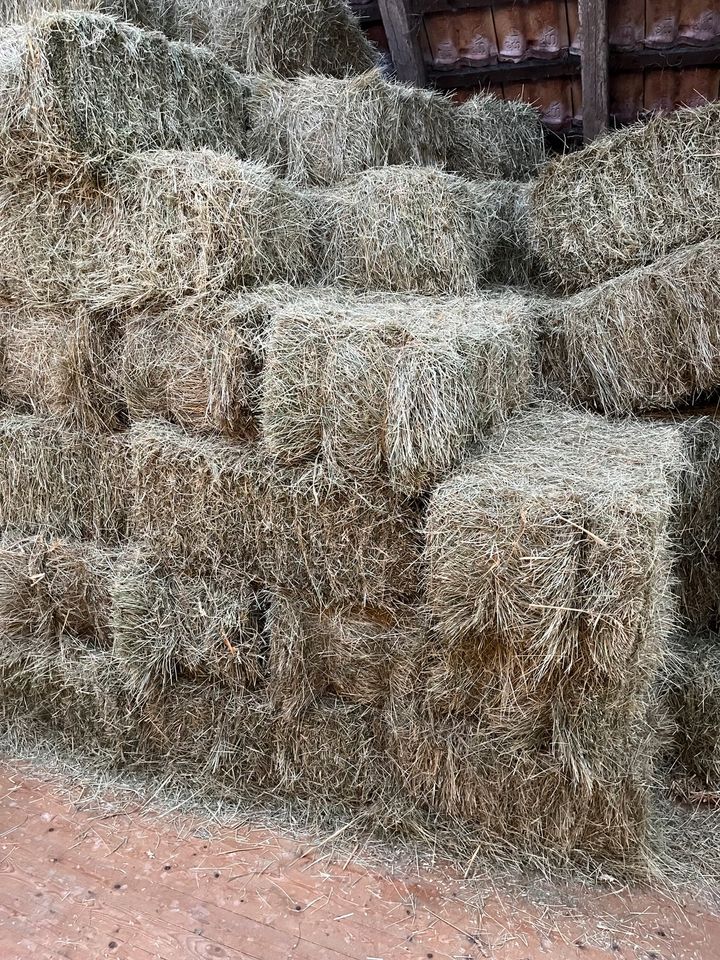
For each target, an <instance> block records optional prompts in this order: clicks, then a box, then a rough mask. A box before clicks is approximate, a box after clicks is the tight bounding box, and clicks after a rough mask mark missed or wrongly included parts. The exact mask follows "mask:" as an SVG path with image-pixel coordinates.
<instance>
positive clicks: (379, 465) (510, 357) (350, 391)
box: [262, 293, 536, 491]
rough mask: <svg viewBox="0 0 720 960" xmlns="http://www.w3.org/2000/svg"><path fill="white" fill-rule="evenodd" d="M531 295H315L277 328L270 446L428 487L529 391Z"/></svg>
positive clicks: (268, 417)
mask: <svg viewBox="0 0 720 960" xmlns="http://www.w3.org/2000/svg"><path fill="white" fill-rule="evenodd" d="M535 310H536V305H535V303H534V302H533V301H531V300H528V299H526V298H523V297H521V296H518V295H516V294H513V293H504V294H497V295H483V296H480V295H478V296H477V297H475V298H464V299H453V298H445V299H440V298H436V299H430V298H425V297H393V298H388V297H383V298H382V299H381V298H380V297H371V296H364V297H362V296H360V297H354V298H353V297H342V295H340V296H338V295H337V294H324V295H323V294H322V293H318V294H317V295H316V296H312V295H310V294H308V295H306V296H305V297H303V298H301V299H299V300H298V302H297V303H295V304H292V305H288V306H286V307H285V308H284V309H280V310H279V311H278V312H277V313H276V315H275V316H274V318H273V322H272V323H271V325H270V330H269V336H268V343H267V355H266V363H265V367H264V370H263V375H262V377H263V395H262V425H263V435H264V439H265V443H266V445H267V447H268V449H269V450H270V451H271V453H273V454H274V456H275V457H276V458H277V459H278V460H279V461H280V462H282V463H286V464H294V463H299V462H302V461H303V460H306V459H308V458H309V457H314V456H316V455H317V454H319V453H320V452H322V454H323V457H324V460H325V462H327V463H328V464H329V465H330V466H331V467H336V468H338V469H339V470H340V471H344V472H350V473H352V474H354V475H357V476H358V477H360V478H364V479H366V480H370V481H372V478H373V477H375V475H376V474H378V472H380V473H384V474H386V475H387V476H388V477H389V480H390V482H391V484H392V485H393V486H394V487H396V488H397V489H399V490H404V491H415V490H419V489H423V488H427V487H429V486H430V485H431V484H432V482H433V480H434V479H436V478H437V477H439V476H442V475H443V474H444V473H445V472H447V471H448V470H449V469H450V468H451V467H452V466H454V465H455V464H456V463H457V462H458V460H459V459H461V457H462V455H463V451H464V450H465V448H466V447H467V445H468V444H469V443H472V442H474V441H476V440H478V439H480V438H481V437H483V436H485V435H487V434H488V433H491V432H492V431H493V430H494V429H496V428H497V427H498V426H499V425H500V424H502V423H503V421H504V420H505V419H506V418H507V417H508V416H509V415H511V414H512V413H513V412H514V411H515V410H516V409H517V408H519V407H520V406H522V405H523V404H524V403H525V402H526V400H527V398H528V395H529V393H530V390H531V385H532V379H533V370H532V366H533V352H534V330H535V320H534V317H535Z"/></svg>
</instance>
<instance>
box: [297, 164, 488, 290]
mask: <svg viewBox="0 0 720 960" xmlns="http://www.w3.org/2000/svg"><path fill="white" fill-rule="evenodd" d="M313 199H314V201H315V203H316V206H317V226H316V229H317V232H318V237H319V241H318V242H319V247H320V251H321V253H320V271H321V277H322V280H323V282H324V283H329V284H340V285H341V286H350V287H357V288H359V289H362V290H389V291H396V292H398V293H426V294H442V295H447V294H451V295H458V294H460V295H461V294H468V293H474V292H475V291H476V290H477V288H478V286H479V285H481V283H482V281H483V280H484V278H485V277H486V276H487V275H488V274H489V272H490V270H491V267H492V264H493V258H494V254H495V250H496V248H497V245H498V243H499V240H500V237H499V224H500V223H501V222H502V211H503V208H504V207H505V206H506V196H505V191H504V189H503V190H498V188H497V187H496V186H495V184H494V183H488V184H478V183H473V184H470V183H469V182H468V181H466V180H463V179H462V178H461V177H456V176H453V175H452V174H449V173H444V172H443V171H441V170H436V169H434V168H432V167H403V166H393V167H384V168H381V169H377V170H368V171H366V172H365V173H362V174H360V175H359V176H358V177H357V178H355V179H354V180H350V181H348V182H346V183H344V184H341V185H340V186H337V187H334V188H332V187H330V188H327V189H325V190H318V191H316V192H315V194H314V198H313Z"/></svg>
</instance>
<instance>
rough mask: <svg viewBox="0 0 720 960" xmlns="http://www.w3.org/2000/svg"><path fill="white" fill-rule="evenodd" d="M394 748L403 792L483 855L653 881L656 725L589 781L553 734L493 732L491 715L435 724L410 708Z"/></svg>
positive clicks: (620, 747)
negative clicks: (574, 769)
mask: <svg viewBox="0 0 720 960" xmlns="http://www.w3.org/2000/svg"><path fill="white" fill-rule="evenodd" d="M600 719H602V717H601V715H600ZM387 742H388V753H389V756H390V757H391V758H392V759H393V761H394V771H395V776H396V778H397V781H398V783H399V784H400V785H401V788H402V790H403V793H404V794H405V795H406V796H407V797H408V798H410V799H412V800H414V801H415V802H416V803H417V804H418V805H419V806H420V807H424V808H425V809H427V810H428V811H430V812H432V813H435V814H438V813H439V814H442V815H444V816H445V817H448V818H449V820H450V822H451V823H454V824H456V828H457V830H458V832H462V833H463V835H466V836H468V839H470V838H472V839H473V841H474V843H475V844H476V846H477V850H476V854H477V853H478V852H488V853H491V854H493V855H494V856H498V855H499V856H500V858H502V855H503V852H505V853H506V854H507V855H508V856H509V858H511V859H517V858H518V857H522V858H523V859H525V858H528V857H530V858H539V860H540V861H541V862H543V863H545V864H547V863H548V862H550V863H552V862H567V861H571V862H575V863H581V864H582V865H583V866H585V867H588V866H590V867H592V866H593V865H594V866H595V867H596V868H597V866H602V867H604V868H605V869H606V870H607V869H609V868H615V869H617V868H618V867H620V868H622V869H623V871H624V872H627V873H630V872H637V873H645V874H647V870H648V867H649V865H650V863H651V862H652V857H653V845H654V837H653V833H652V828H651V806H650V804H651V796H650V788H651V785H652V783H653V767H652V743H653V735H652V731H649V730H648V729H647V727H646V726H644V725H641V726H640V727H637V728H633V729H632V731H630V732H629V733H625V734H619V735H618V734H616V735H615V736H614V741H613V742H614V747H615V750H614V752H613V754H612V755H610V756H608V757H605V758H603V763H602V765H601V766H600V767H599V768H598V772H597V775H596V776H595V777H594V778H593V779H592V780H590V781H587V782H582V781H580V782H579V781H578V780H577V779H576V778H575V777H574V776H573V775H572V773H571V772H570V771H569V770H568V769H567V768H566V767H565V765H564V764H563V763H562V762H560V761H558V760H557V759H555V758H554V756H553V744H552V741H551V738H550V735H549V731H548V730H547V729H541V730H539V731H537V732H536V733H535V735H534V738H528V739H525V740H523V739H522V738H519V737H518V735H517V734H516V732H515V731H514V729H513V723H512V722H507V723H506V725H505V728H504V729H498V728H491V727H489V726H488V725H487V724H486V723H485V721H484V718H482V717H477V716H461V715H435V716H433V715H429V714H427V713H426V712H425V711H424V710H423V709H422V707H419V706H418V705H417V703H415V704H414V705H413V704H412V703H410V704H408V705H407V707H406V708H405V709H403V710H401V711H398V712H396V713H395V714H394V715H393V716H392V717H391V718H390V719H389V720H388V741H387Z"/></svg>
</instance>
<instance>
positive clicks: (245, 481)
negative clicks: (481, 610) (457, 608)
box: [130, 422, 419, 602]
mask: <svg viewBox="0 0 720 960" xmlns="http://www.w3.org/2000/svg"><path fill="white" fill-rule="evenodd" d="M130 446H131V459H132V481H131V485H132V490H133V501H134V502H133V506H132V511H131V522H130V526H131V534H132V538H133V539H134V540H137V541H145V542H146V543H147V544H148V546H150V547H152V548H153V549H154V550H155V552H156V553H158V554H159V555H160V556H172V557H174V558H176V559H177V561H178V562H182V563H184V564H185V565H186V566H187V567H188V568H190V569H193V570H197V571H203V572H204V573H205V574H208V573H211V572H212V571H213V570H214V569H216V568H219V567H223V566H228V565H229V566H232V567H234V568H236V569H237V570H238V571H239V572H240V573H242V574H243V575H246V576H248V577H250V578H251V579H256V580H258V581H260V582H263V581H264V582H266V583H268V584H270V585H277V586H280V587H284V588H288V589H297V590H298V591H300V592H302V591H303V590H308V591H310V592H311V593H313V594H315V595H316V596H318V597H319V598H323V597H325V598H329V599H330V598H335V599H338V598H342V597H348V596H352V597H355V598H364V599H368V600H373V601H376V602H382V599H383V597H385V596H386V595H387V596H393V595H395V596H404V595H412V594H414V593H415V592H416V590H417V576H418V571H417V559H418V546H419V535H418V529H417V527H418V512H417V506H416V505H415V504H413V503H411V502H409V501H407V500H405V499H403V498H401V497H398V496H397V495H395V494H393V493H392V491H390V490H389V489H388V488H386V487H385V486H383V485H382V484H379V483H378V484H376V485H374V486H372V487H368V485H363V484H359V483H356V482H354V481H351V480H348V479H346V478H336V477H334V476H332V475H331V474H330V473H329V471H328V470H327V468H326V467H324V466H323V465H322V464H321V463H312V464H309V465H305V466H303V467H300V468H282V467H279V466H278V465H277V464H275V463H274V461H273V460H272V459H271V458H270V457H269V456H268V455H267V454H266V453H264V452H263V450H262V449H261V448H260V447H259V446H258V445H256V444H232V443H229V442H227V441H224V440H213V441H211V440H209V439H204V438H197V437H190V436H188V435H186V434H183V433H182V431H180V430H178V429H177V428H173V427H171V426H169V425H166V424H163V423H160V422H141V423H137V424H135V425H134V426H133V428H132V430H131V433H130Z"/></svg>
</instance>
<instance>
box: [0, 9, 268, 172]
mask: <svg viewBox="0 0 720 960" xmlns="http://www.w3.org/2000/svg"><path fill="white" fill-rule="evenodd" d="M0 63H1V64H2V68H0V91H1V92H2V97H0V104H1V105H0V149H1V150H2V155H3V158H4V162H5V163H6V164H8V163H11V164H17V165H18V166H20V167H22V166H24V165H26V164H27V163H38V164H41V165H51V166H56V167H58V168H60V169H65V170H68V171H70V172H71V171H72V170H73V169H75V168H77V167H78V166H82V165H83V163H88V162H90V163H92V164H98V163H100V164H102V163H104V162H105V161H106V160H107V159H108V158H110V157H113V156H115V157H117V156H121V155H123V154H126V153H129V152H132V151H139V150H156V149H165V150H197V149H200V148H203V147H209V148H212V149H216V150H219V151H223V150H225V151H230V152H233V153H235V154H237V155H239V156H242V155H243V153H244V149H245V147H244V145H245V138H246V131H247V109H246V99H247V96H248V91H249V83H250V81H249V80H248V79H247V78H244V77H242V76H241V75H240V74H237V73H235V72H234V71H233V70H232V69H230V68H229V67H226V66H224V65H223V64H222V63H221V62H220V61H219V60H218V59H217V58H216V57H215V56H214V54H212V53H211V52H210V51H209V50H207V49H204V48H201V47H193V46H190V45H187V44H181V43H175V42H172V41H170V40H168V39H167V38H166V37H164V36H163V35H162V34H160V33H150V32H146V31H143V30H140V29H138V28H136V27H133V26H130V25H129V24H124V23H120V22H119V21H117V20H114V19H113V18H112V17H106V16H102V15H101V14H93V13H74V12H70V13H57V14H48V15H47V16H44V17H41V18H39V19H37V20H34V21H32V22H31V23H30V24H28V25H25V26H22V27H8V28H6V29H5V30H4V31H3V32H2V34H1V35H0ZM100 89H101V90H102V91H103V96H102V97H98V96H97V91H98V90H100Z"/></svg>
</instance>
